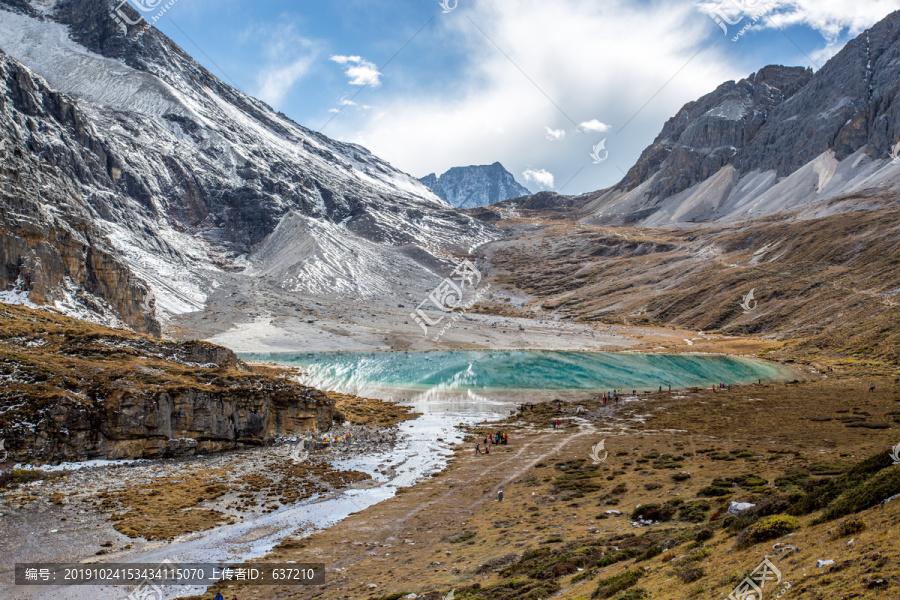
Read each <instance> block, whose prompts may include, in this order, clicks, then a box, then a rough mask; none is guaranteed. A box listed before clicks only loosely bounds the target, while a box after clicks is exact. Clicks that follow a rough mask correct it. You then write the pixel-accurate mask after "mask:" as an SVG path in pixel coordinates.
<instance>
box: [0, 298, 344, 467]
mask: <svg viewBox="0 0 900 600" xmlns="http://www.w3.org/2000/svg"><path fill="white" fill-rule="evenodd" d="M0 382H2V386H0V439H4V440H5V446H6V450H8V451H9V454H10V459H11V460H15V461H22V462H28V463H45V462H59V461H78V460H88V459H98V458H101V459H121V458H154V457H166V456H176V455H179V454H193V453H199V452H214V451H219V450H226V449H231V448H238V447H240V446H241V445H247V444H252V445H257V444H265V443H267V442H270V441H272V440H273V439H274V438H275V437H276V436H285V435H295V434H297V433H300V432H303V431H312V430H316V429H318V430H320V431H324V430H327V429H328V428H329V427H330V426H331V421H332V413H333V407H334V403H333V401H331V400H329V398H328V397H327V396H326V395H325V394H324V393H322V392H319V391H318V390H315V389H312V388H308V387H305V386H301V385H298V384H296V383H295V382H293V381H292V380H290V379H288V378H286V377H284V376H273V375H270V374H258V373H254V372H253V371H252V370H251V369H250V368H249V367H248V366H247V365H244V364H243V363H241V362H240V361H238V359H237V357H236V356H235V355H234V353H232V352H231V351H230V350H227V349H225V348H220V347H217V346H214V345H212V344H208V343H204V342H190V343H178V342H164V341H159V340H156V339H153V338H150V337H145V336H140V335H136V334H129V333H126V332H122V331H121V330H112V329H108V328H105V327H102V326H97V325H93V324H90V323H86V322H83V321H77V320H74V319H69V318H66V317H61V316H57V315H53V314H49V313H47V312H45V311H38V310H32V309H28V308H23V307H16V306H10V305H4V304H0Z"/></svg>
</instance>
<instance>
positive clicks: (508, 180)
mask: <svg viewBox="0 0 900 600" xmlns="http://www.w3.org/2000/svg"><path fill="white" fill-rule="evenodd" d="M419 181H421V182H422V183H423V184H425V185H426V186H427V187H428V188H429V189H430V190H431V191H433V192H434V193H435V194H436V195H437V196H438V197H440V198H442V199H443V200H446V201H447V202H448V203H449V204H450V205H451V206H455V207H456V208H474V207H478V206H487V205H488V204H494V203H496V202H502V201H503V200H508V199H510V198H518V197H521V196H527V195H529V194H531V192H530V191H529V190H528V188H526V187H524V186H522V185H520V184H519V183H518V182H517V181H516V178H515V177H513V175H512V173H510V172H509V171H507V170H506V169H505V168H504V167H503V165H502V164H500V163H499V162H495V163H494V164H491V165H472V166H468V167H453V168H452V169H450V170H449V171H447V172H446V173H444V174H443V175H441V176H440V177H438V176H436V175H435V174H434V173H432V174H430V175H427V176H426V177H423V178H422V179H420V180H419Z"/></svg>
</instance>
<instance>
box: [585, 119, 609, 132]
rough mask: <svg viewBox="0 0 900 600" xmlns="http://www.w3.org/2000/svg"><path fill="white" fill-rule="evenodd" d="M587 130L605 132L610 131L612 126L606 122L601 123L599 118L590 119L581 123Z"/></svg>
mask: <svg viewBox="0 0 900 600" xmlns="http://www.w3.org/2000/svg"><path fill="white" fill-rule="evenodd" d="M579 127H581V128H582V129H584V130H585V131H590V132H596V133H603V132H604V131H609V130H610V127H609V125H607V124H606V123H601V122H600V121H598V120H597V119H591V120H590V121H585V122H584V123H582V124H581V125H579Z"/></svg>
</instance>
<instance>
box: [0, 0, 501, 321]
mask: <svg viewBox="0 0 900 600" xmlns="http://www.w3.org/2000/svg"><path fill="white" fill-rule="evenodd" d="M117 5H118V3H114V2H111V0H60V1H58V2H55V3H42V2H37V1H31V2H26V1H24V0H0V49H2V50H3V51H5V52H6V54H7V55H8V56H9V58H6V59H5V64H7V66H8V68H9V69H14V70H16V71H17V72H28V71H29V70H30V71H31V72H33V73H34V76H33V77H32V79H34V80H35V81H36V82H37V83H36V85H37V86H38V87H40V88H42V89H44V90H45V93H46V94H50V95H52V94H56V95H55V96H53V98H55V100H53V102H55V103H56V104H58V105H59V107H58V110H57V111H56V112H59V113H60V114H59V115H56V114H54V113H53V111H49V112H51V115H45V114H42V113H35V114H33V115H28V116H29V118H30V119H31V121H27V119H26V120H23V119H24V117H22V118H20V119H19V120H18V125H16V126H7V127H3V128H2V130H3V131H4V139H6V140H7V141H8V142H9V145H10V146H12V147H14V148H17V150H16V152H17V156H19V158H17V160H23V161H30V162H32V163H34V164H35V165H36V167H35V168H39V169H47V168H55V169H56V171H55V174H56V177H58V179H59V181H58V183H56V184H54V186H55V187H58V188H65V189H67V190H68V191H69V193H67V194H65V196H66V198H65V202H63V201H62V200H60V201H57V202H56V209H55V211H54V212H55V217H54V218H55V220H56V221H59V222H62V223H66V224H68V223H69V222H70V221H72V222H74V221H76V220H79V219H80V220H81V221H83V222H85V223H90V224H91V225H92V226H93V230H92V231H91V232H90V233H91V235H83V237H84V238H85V242H86V244H85V245H86V246H87V247H90V248H92V249H93V248H94V247H95V245H96V247H97V248H98V251H99V249H101V245H102V244H107V245H108V246H110V247H112V248H113V249H114V252H115V255H116V256H117V257H118V258H119V259H120V260H121V261H122V263H124V264H125V265H127V267H128V268H129V269H130V271H131V272H132V273H133V274H134V275H135V277H136V278H137V279H139V280H140V281H143V282H145V283H146V285H147V286H148V287H149V288H150V290H151V291H152V292H153V296H154V297H155V300H156V308H157V310H158V312H159V316H160V319H161V320H162V321H163V322H164V323H168V322H169V320H170V318H171V317H172V316H173V315H179V314H184V313H190V312H194V311H199V310H202V309H203V308H205V307H206V306H207V304H208V301H209V297H210V294H211V293H212V291H213V290H215V289H218V288H220V287H221V286H223V285H226V284H227V285H228V286H231V288H230V289H234V290H237V291H235V292H234V293H235V294H238V293H239V292H240V290H246V289H249V288H250V287H252V286H258V285H264V286H269V287H270V289H272V290H277V291H281V292H285V293H294V294H296V293H308V294H312V295H316V294H322V295H324V294H332V293H340V294H341V295H342V296H344V297H346V296H350V297H356V298H360V297H375V296H379V295H381V296H384V297H386V298H391V297H392V296H393V295H394V294H395V293H396V288H397V284H396V281H395V280H394V278H395V275H396V273H398V272H405V273H411V274H415V273H418V274H419V276H427V275H429V274H430V272H431V271H430V269H429V266H428V265H429V261H433V260H434V257H436V256H439V257H446V256H449V255H450V254H452V253H454V252H465V251H468V250H469V249H470V248H471V247H473V246H476V245H478V244H479V243H482V242H484V241H486V240H488V239H492V238H493V237H495V235H496V234H495V233H494V232H493V231H492V230H491V228H490V227H486V226H484V225H483V224H480V223H479V222H477V221H475V220H474V219H472V218H470V217H468V216H465V215H461V214H460V213H458V212H456V211H455V210H453V209H451V208H450V207H449V206H448V205H447V204H446V203H444V202H443V201H442V200H440V199H439V198H437V197H436V196H435V195H434V194H432V193H431V192H430V191H429V190H428V189H427V188H426V187H425V186H423V185H422V184H421V183H419V182H418V181H417V180H415V179H414V178H412V177H410V176H409V175H406V174H404V173H401V172H400V171H398V170H396V169H394V168H393V167H391V166H390V165H389V164H387V163H386V162H384V161H382V160H380V159H379V158H377V157H375V156H373V155H372V154H371V153H369V152H368V151H367V150H365V149H364V148H361V147H359V146H355V145H352V144H344V143H340V142H336V141H334V140H331V139H329V138H327V137H325V136H324V135H321V134H319V133H316V132H313V131H310V130H308V129H306V128H304V127H301V126H299V125H297V124H296V123H294V122H292V121H291V120H290V119H288V118H287V117H285V116H284V115H282V114H280V113H276V112H275V111H273V110H272V109H271V108H270V107H268V106H267V105H265V104H264V103H262V102H260V101H258V100H256V99H254V98H251V97H249V96H247V95H245V94H243V93H241V92H240V91H238V90H235V89H234V88H232V87H230V86H228V85H226V84H224V83H223V82H221V81H219V80H218V79H217V78H215V77H214V76H213V75H212V74H210V73H209V72H208V71H206V70H205V69H204V68H203V67H201V66H200V65H199V64H197V63H196V62H195V61H193V60H192V59H191V58H190V57H189V56H188V55H187V54H185V53H184V52H183V51H182V50H181V49H180V48H178V46H176V45H175V44H174V43H172V42H171V40H169V39H168V38H166V37H165V36H164V35H162V34H161V33H159V32H158V31H156V30H155V29H152V28H140V27H132V28H129V31H128V35H127V36H121V35H120V32H119V31H118V29H117V25H116V23H115V21H114V20H113V19H112V18H111V17H110V12H111V10H112V8H113V7H114V6H117ZM123 10H128V11H130V10H131V9H130V8H128V7H127V5H126V6H125V7H124V8H123ZM132 16H133V17H136V16H137V14H136V13H133V14H132ZM23 65H24V66H23ZM26 67H27V68H26ZM23 77H24V76H23ZM57 92H60V93H57ZM17 93H18V91H17V90H16V89H13V86H10V87H8V89H7V90H6V94H5V95H6V102H7V103H11V102H12V100H13V98H14V97H15V96H16V94H17ZM48 97H50V96H48ZM22 110H23V109H20V111H22ZM28 110H30V109H28ZM23 114H25V115H27V110H24V112H23ZM50 117H55V121H54V119H52V118H50ZM63 117H65V118H63ZM12 121H15V119H13V118H11V117H10V122H12ZM45 121H47V123H45ZM29 123H30V124H29ZM46 126H49V127H50V128H51V129H53V132H52V133H51V134H50V135H48V136H47V139H46V140H45V141H44V142H43V143H44V146H35V145H30V142H29V140H30V137H29V136H30V135H31V134H30V133H29V132H31V131H41V130H42V129H44V128H45V127H46ZM7 136H9V137H7ZM37 165H40V167H37ZM26 184H27V187H28V189H30V190H31V191H32V192H36V190H39V189H41V188H40V185H39V184H38V183H35V182H33V181H32V182H26ZM26 184H23V185H22V186H21V187H25V186H26ZM21 187H20V188H19V189H17V190H14V193H12V194H11V197H12V198H13V200H12V201H13V202H18V201H19V200H18V199H19V196H20V195H21V194H22V191H21ZM406 246H416V247H418V248H420V249H422V251H421V252H418V253H416V252H410V251H408V250H402V251H401V250H398V249H401V248H404V247H406ZM384 257H387V259H385V258H384ZM421 257H424V260H420V258H421ZM363 270H364V271H365V276H366V277H365V282H364V284H363V283H361V282H360V277H359V274H360V272H361V271H363ZM50 279H51V280H53V277H50ZM57 279H58V278H57ZM261 282H262V283H261ZM50 287H51V288H54V289H59V288H58V285H57V283H56V281H53V282H52V285H51V286H50ZM75 287H78V288H79V289H81V287H82V284H81V282H80V281H75ZM108 287H110V288H111V287H112V286H108ZM27 291H31V290H30V289H28V290H27ZM117 294H118V292H117V291H115V290H112V289H111V292H110V294H109V296H108V297H106V298H104V299H105V300H106V301H107V302H108V303H110V305H111V310H112V311H113V312H116V311H118V310H119V309H120V306H119V305H122V304H130V301H127V300H126V299H124V298H121V297H120V296H118V295H117ZM39 295H40V294H39V293H38V295H36V296H35V298H33V300H34V299H36V298H37V297H38V296H39ZM144 308H145V309H147V310H145V312H146V313H148V316H147V317H146V318H147V319H152V316H150V314H149V313H150V312H151V311H150V310H149V309H150V308H151V307H150V305H149V304H147V305H146V306H145V307H144ZM117 314H118V313H117ZM120 316H121V318H122V320H124V321H126V322H129V323H131V322H133V321H134V320H135V319H134V318H132V317H130V316H128V315H127V314H125V313H121V314H120ZM147 330H149V329H147Z"/></svg>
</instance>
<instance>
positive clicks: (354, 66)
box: [331, 54, 381, 87]
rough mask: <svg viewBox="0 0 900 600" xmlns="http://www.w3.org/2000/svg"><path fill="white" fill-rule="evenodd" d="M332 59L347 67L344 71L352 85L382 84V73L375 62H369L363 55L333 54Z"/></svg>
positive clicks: (375, 85)
mask: <svg viewBox="0 0 900 600" xmlns="http://www.w3.org/2000/svg"><path fill="white" fill-rule="evenodd" d="M331 60H333V61H334V62H336V63H338V64H339V65H344V66H345V67H346V69H345V70H344V73H345V74H346V75H347V77H349V78H350V85H370V86H372V87H378V86H380V85H381V73H380V72H379V71H378V67H376V66H375V63H372V62H369V61H367V60H365V59H364V58H362V57H361V56H342V55H340V54H336V55H334V56H332V57H331Z"/></svg>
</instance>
